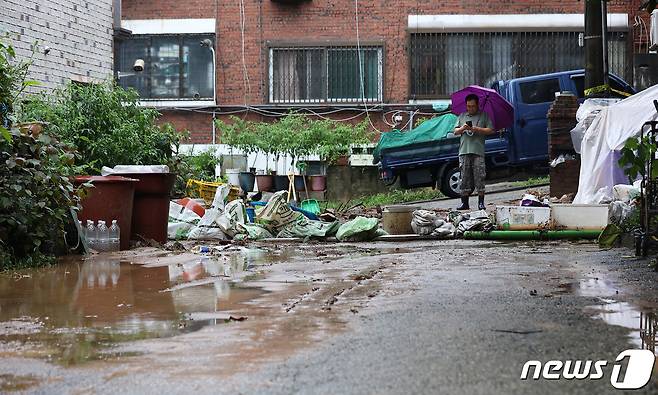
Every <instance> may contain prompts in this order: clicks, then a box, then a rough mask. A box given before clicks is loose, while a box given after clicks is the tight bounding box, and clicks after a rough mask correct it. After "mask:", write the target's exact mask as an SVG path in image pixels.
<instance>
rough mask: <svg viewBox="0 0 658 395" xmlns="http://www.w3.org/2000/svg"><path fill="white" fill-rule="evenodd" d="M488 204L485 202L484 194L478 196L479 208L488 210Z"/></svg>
mask: <svg viewBox="0 0 658 395" xmlns="http://www.w3.org/2000/svg"><path fill="white" fill-rule="evenodd" d="M486 209H487V206H486V205H485V204H484V196H479V197H478V210H486Z"/></svg>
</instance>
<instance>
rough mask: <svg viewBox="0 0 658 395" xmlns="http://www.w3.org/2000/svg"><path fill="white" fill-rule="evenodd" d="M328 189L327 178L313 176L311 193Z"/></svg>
mask: <svg viewBox="0 0 658 395" xmlns="http://www.w3.org/2000/svg"><path fill="white" fill-rule="evenodd" d="M325 189H327V177H326V176H311V191H324V190H325Z"/></svg>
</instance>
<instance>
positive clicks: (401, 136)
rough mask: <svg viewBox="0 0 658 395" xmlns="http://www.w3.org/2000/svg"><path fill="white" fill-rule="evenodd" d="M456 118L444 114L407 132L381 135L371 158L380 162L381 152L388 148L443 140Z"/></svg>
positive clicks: (453, 126)
mask: <svg viewBox="0 0 658 395" xmlns="http://www.w3.org/2000/svg"><path fill="white" fill-rule="evenodd" d="M456 123H457V116H456V115H454V114H445V115H441V116H439V117H436V118H432V119H429V120H427V121H425V122H423V123H421V124H420V125H418V127H416V128H415V129H412V130H409V131H401V130H392V131H390V132H386V133H382V136H381V139H380V140H379V143H378V144H377V147H375V151H374V152H373V156H374V157H375V163H378V162H379V161H380V160H381V156H380V155H381V152H382V150H384V149H388V148H397V147H404V146H407V145H411V144H419V143H425V142H428V141H436V140H440V139H442V138H445V137H446V136H447V135H448V133H450V132H452V131H453V130H454V129H455V124H456Z"/></svg>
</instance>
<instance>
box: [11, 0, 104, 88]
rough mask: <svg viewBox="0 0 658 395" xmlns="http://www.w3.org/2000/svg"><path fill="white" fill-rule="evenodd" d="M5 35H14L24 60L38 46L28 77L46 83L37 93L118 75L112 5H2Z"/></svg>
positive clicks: (47, 0) (91, 0)
mask: <svg viewBox="0 0 658 395" xmlns="http://www.w3.org/2000/svg"><path fill="white" fill-rule="evenodd" d="M0 31H1V32H3V33H7V32H8V33H10V37H11V39H10V40H11V43H12V45H13V46H14V48H15V49H16V52H17V56H18V58H19V59H27V58H29V57H30V56H32V51H31V46H32V44H33V43H34V42H35V41H38V43H39V51H38V52H36V53H35V55H34V64H33V66H32V67H31V69H30V75H29V76H28V78H29V79H34V80H37V81H40V82H41V83H42V85H41V87H39V88H37V89H45V90H50V89H53V88H56V87H58V86H61V85H62V84H65V83H67V82H68V81H70V80H72V79H73V80H76V81H80V82H90V81H98V80H105V79H107V78H110V77H111V76H112V68H113V54H112V52H113V36H112V35H113V29H112V0H2V1H1V2H0ZM46 46H47V47H50V48H51V50H50V52H49V53H48V54H47V55H46V54H44V53H43V50H44V48H45V47H46Z"/></svg>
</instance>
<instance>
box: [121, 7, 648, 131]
mask: <svg viewBox="0 0 658 395" xmlns="http://www.w3.org/2000/svg"><path fill="white" fill-rule="evenodd" d="M291 3H292V4H291ZM608 3H609V12H610V13H611V14H615V15H614V16H613V18H612V19H609V21H610V22H609V23H610V24H611V32H612V33H611V34H612V36H611V46H613V47H614V49H612V50H611V51H612V52H611V64H612V67H613V71H615V72H616V73H618V74H621V75H622V76H623V77H625V78H627V79H628V78H630V79H631V81H632V54H633V52H634V51H636V49H637V41H638V39H639V36H638V34H637V29H636V27H634V24H635V22H636V18H635V17H636V16H637V9H638V6H639V3H640V1H639V0H637V1H636V0H633V1H609V2H608ZM583 9H584V2H582V1H578V0H566V1H565V0H562V1H558V0H512V1H510V0H492V1H488V2H480V3H478V2H463V1H452V0H449V1H441V2H438V1H435V2H418V1H373V0H359V1H358V2H357V1H354V0H333V1H328V0H307V1H287V2H277V1H272V0H241V1H219V0H193V1H186V2H180V1H175V0H154V1H148V2H146V1H139V0H123V6H122V20H123V24H124V26H123V27H124V28H126V29H128V30H132V32H133V34H134V36H133V37H137V38H143V39H144V41H142V42H140V44H138V45H136V46H133V47H131V46H130V45H132V44H129V45H127V46H126V47H125V48H127V49H126V50H125V51H124V50H120V51H119V52H118V54H119V55H117V56H118V57H119V58H122V57H123V58H127V59H123V60H122V59H118V62H117V68H118V69H120V70H121V69H125V67H127V66H129V65H131V64H132V63H131V62H132V61H133V59H132V58H131V57H130V55H131V54H132V55H133V57H135V56H136V55H135V54H144V56H149V57H151V56H152V54H154V53H156V51H157V53H160V54H161V53H165V52H167V51H168V52H169V54H168V57H167V56H163V55H158V56H156V57H155V59H151V61H152V62H154V64H155V67H154V68H153V71H152V75H145V76H142V77H139V78H141V80H140V81H139V82H135V81H130V80H126V81H124V84H126V85H128V86H130V85H131V84H137V85H139V86H140V87H141V89H144V91H145V92H148V93H149V94H150V95H152V96H153V97H151V98H152V99H154V101H151V102H150V103H151V104H152V105H155V106H157V107H159V108H160V109H161V111H162V112H163V119H164V120H167V121H171V122H173V123H174V124H175V125H176V126H177V127H179V128H180V129H187V130H190V131H191V132H192V138H193V141H194V142H196V143H209V142H211V141H213V129H212V126H211V125H212V122H211V121H212V118H213V116H216V117H217V118H225V117H227V116H228V115H229V114H237V115H241V116H245V114H246V116H248V117H251V118H254V119H273V117H274V115H275V114H276V113H278V112H281V111H286V109H290V108H304V109H310V110H312V111H314V112H315V113H319V114H321V115H323V116H328V117H332V118H335V119H343V120H345V119H350V120H351V121H358V120H361V119H363V117H364V116H365V115H364V110H365V109H368V113H369V114H370V115H371V119H372V122H373V124H374V125H375V127H377V128H378V129H380V130H390V129H391V126H390V125H391V123H392V122H393V119H392V113H393V112H394V110H396V109H405V106H409V105H415V104H418V103H424V101H427V100H430V101H431V100H441V99H445V98H446V97H447V96H448V95H449V92H450V91H451V90H453V89H455V88H456V87H458V86H463V85H465V84H472V83H479V84H485V83H488V82H490V81H491V80H492V79H504V78H509V77H515V76H522V75H528V74H532V73H542V72H548V71H558V70H561V69H565V68H566V69H574V68H582V67H583V66H582V59H583V58H582V56H583V52H582V51H583V50H582V48H580V47H579V45H578V35H579V33H580V32H582V31H583V28H582V23H583V22H582V16H578V15H575V14H582V12H583ZM357 12H358V19H357ZM613 19H614V20H613ZM195 21H198V23H197V22H195ZM160 35H164V36H160ZM186 36H189V40H188V39H187V38H186ZM162 37H168V38H167V39H166V40H169V41H166V40H165V41H166V43H165V41H162ZM206 38H210V39H211V40H212V43H213V45H214V51H215V54H216V56H215V62H214V63H215V65H214V76H215V78H214V79H215V81H214V86H215V92H214V94H215V95H216V98H215V99H213V97H212V94H209V93H208V89H207V86H208V84H212V82H213V81H212V76H209V77H207V78H206V77H205V75H206V74H208V73H207V71H208V70H211V74H212V69H213V65H212V61H211V60H208V59H210V58H207V57H208V56H212V55H209V54H210V52H208V53H203V52H198V51H200V49H198V48H195V47H196V46H198V42H199V41H201V40H203V39H206ZM357 46H358V48H359V49H360V51H359V50H357ZM135 51H136V52H135ZM194 51H197V52H194ZM194 53H197V54H198V55H197V58H199V57H203V59H204V60H203V61H199V62H200V63H199V62H197V63H199V64H197V65H191V63H192V61H191V60H190V59H193V55H194ZM177 56H178V58H176V57H177ZM167 59H169V60H167ZM176 59H178V60H176ZM482 59H484V61H483V60H482ZM167 62H168V63H167ZM147 63H148V62H147ZM208 67H210V69H208ZM188 68H190V69H189V70H188ZM167 70H168V71H167ZM194 70H197V71H196V72H195V71H194ZM199 70H200V72H199ZM355 70H356V71H355ZM194 75H197V76H198V75H202V76H204V77H203V78H201V80H199V81H197V82H196V83H195V82H194V81H192V80H193V78H194V77H193V76H194ZM360 76H361V77H360ZM171 86H173V87H174V88H171ZM214 100H216V104H217V106H214V105H213V102H214ZM364 102H365V103H364ZM245 107H249V109H250V111H249V112H248V113H246V112H244V110H245ZM213 113H214V114H213Z"/></svg>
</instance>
